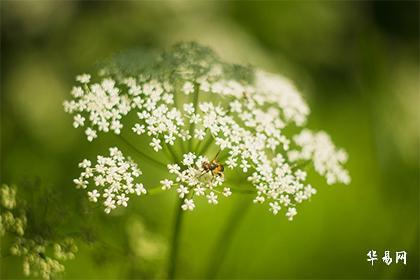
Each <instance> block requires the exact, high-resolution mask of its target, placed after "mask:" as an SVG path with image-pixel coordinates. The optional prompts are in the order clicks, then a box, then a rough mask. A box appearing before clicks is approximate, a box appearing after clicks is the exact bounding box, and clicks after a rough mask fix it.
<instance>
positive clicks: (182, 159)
mask: <svg viewBox="0 0 420 280" xmlns="http://www.w3.org/2000/svg"><path fill="white" fill-rule="evenodd" d="M126 61H129V62H130V63H126ZM76 80H77V85H76V86H75V87H74V88H73V90H72V99H71V100H67V101H65V102H64V108H65V111H66V112H68V113H70V114H73V116H74V122H73V125H74V127H76V128H77V127H82V128H83V129H84V132H85V134H86V137H87V139H88V140H89V141H94V139H95V138H97V137H98V136H100V134H102V133H114V134H117V135H120V134H126V135H127V134H129V133H132V134H134V135H139V136H140V135H143V136H146V138H147V139H148V140H147V141H148V142H147V144H146V145H143V143H144V140H142V141H139V143H132V145H134V146H136V148H137V150H140V151H141V152H143V153H144V154H151V153H153V152H155V153H159V154H163V155H164V156H166V157H167V158H168V161H167V162H166V163H167V178H166V179H165V180H162V181H161V182H160V183H161V185H162V188H163V189H165V190H170V189H175V190H176V192H177V194H178V195H179V197H180V198H181V199H183V204H182V209H183V210H193V209H194V208H195V205H196V203H195V202H196V200H197V199H198V198H199V197H204V198H205V200H207V201H208V202H209V203H211V204H217V203H218V200H219V198H220V197H222V196H223V197H228V196H230V195H231V194H232V192H233V193H235V192H236V191H237V192H241V191H249V192H255V199H254V202H255V203H266V204H267V205H268V208H269V210H270V211H271V212H272V213H273V214H277V213H279V212H281V211H283V212H284V213H285V215H286V216H287V217H288V219H290V220H292V219H293V217H294V216H295V215H296V213H297V212H296V206H297V204H299V203H301V202H303V201H304V200H308V199H309V198H310V197H311V196H312V195H313V194H315V193H316V190H315V189H314V188H313V187H312V186H311V185H310V184H308V183H307V181H306V180H307V178H306V177H307V173H306V171H305V168H307V167H309V166H311V165H312V166H313V167H314V170H315V171H316V172H317V173H319V174H320V175H321V176H324V177H325V178H326V180H327V183H328V184H333V183H344V184H348V183H349V182H350V177H349V174H348V172H347V171H346V170H345V169H344V168H343V166H342V165H343V164H344V163H345V162H346V161H347V154H346V153H345V151H344V150H342V149H338V148H336V147H335V146H334V144H333V143H332V141H331V139H330V137H329V136H328V134H326V133H325V132H313V131H310V130H309V129H307V128H305V123H306V120H307V117H308V115H309V112H310V110H309V107H308V105H307V104H306V103H305V101H304V99H303V98H302V95H301V94H300V93H299V92H298V90H297V89H296V87H295V86H294V85H293V84H292V83H291V82H290V81H289V80H288V79H287V78H285V77H283V76H281V75H276V74H271V73H267V72H265V71H263V70H260V69H255V68H252V67H245V66H240V65H235V64H230V63H226V62H223V61H222V60H221V59H220V58H219V57H218V56H217V55H215V54H214V53H213V52H212V51H211V50H210V49H209V48H206V47H203V46H200V45H198V44H195V43H183V44H178V45H175V46H174V47H172V48H171V49H170V50H169V51H167V52H164V53H162V54H160V55H154V56H153V55H152V56H147V57H135V56H128V58H127V57H123V58H120V59H116V60H114V61H113V62H112V63H110V64H109V65H108V66H106V67H104V68H103V69H101V70H100V71H99V73H98V75H96V76H95V77H92V76H91V75H89V74H83V75H80V76H77V78H76ZM133 120H134V121H133ZM290 128H292V129H290ZM291 131H298V132H297V134H293V133H292V132H291ZM299 131H300V132H299ZM123 139H124V138H123ZM138 139H140V138H138ZM142 139H144V137H142ZM113 145H115V143H113ZM115 149H116V148H115ZM118 153H119V157H120V163H119V164H120V165H121V164H124V165H125V166H126V167H127V168H128V167H129V166H133V165H132V163H123V160H121V159H122V158H123V156H122V154H120V152H118ZM216 154H217V156H216ZM98 159H99V158H98ZM149 159H150V158H149ZM111 161H112V160H111ZM109 163H111V162H109ZM85 165H86V167H87V168H90V167H89V166H88V165H90V163H89V164H88V162H86V164H85ZM111 165H112V166H113V167H112V168H108V167H107V168H105V169H102V168H99V171H98V170H97V167H96V172H95V169H90V171H91V172H90V171H85V172H84V173H82V175H81V177H80V178H79V179H78V180H76V184H77V185H78V186H79V187H83V188H85V187H86V186H87V180H85V179H86V178H92V179H93V180H94V182H95V186H96V188H97V189H95V190H93V191H92V192H90V193H89V197H90V198H91V200H93V201H95V200H96V198H99V196H102V197H104V198H105V199H106V201H108V202H110V203H108V204H106V205H105V207H106V208H105V210H106V212H109V211H110V209H113V208H114V207H115V203H112V202H111V201H113V200H114V198H113V199H112V200H109V194H108V193H109V192H110V190H111V192H112V193H115V194H116V193H121V190H123V192H122V194H124V193H125V194H129V193H131V192H132V191H133V185H135V184H137V182H136V183H135V182H134V181H135V180H134V179H136V178H134V177H137V176H131V175H130V172H132V170H131V171H129V170H127V171H126V172H127V173H126V174H122V173H121V172H119V173H118V172H117V171H115V169H118V167H115V165H117V166H118V164H115V163H112V164H111ZM119 170H120V171H121V170H122V169H119ZM134 170H136V168H134ZM115 172H117V173H118V174H119V175H118V176H117V177H118V178H119V179H121V178H124V177H125V179H129V180H128V181H125V182H123V183H122V181H121V180H117V182H115V179H110V180H107V179H105V178H115ZM124 172H125V171H124ZM86 174H88V176H87V175H86ZM131 174H132V173H131ZM122 180H124V179H122ZM124 184H125V185H124ZM226 184H227V185H226ZM93 192H94V193H93ZM124 197H125V196H124ZM127 200H128V199H127ZM126 202H127V201H125V202H121V203H118V200H117V203H116V204H117V205H119V204H121V205H123V206H125V205H126Z"/></svg>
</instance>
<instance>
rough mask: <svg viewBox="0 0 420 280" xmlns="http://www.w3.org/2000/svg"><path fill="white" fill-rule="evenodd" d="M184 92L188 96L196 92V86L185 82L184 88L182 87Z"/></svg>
mask: <svg viewBox="0 0 420 280" xmlns="http://www.w3.org/2000/svg"><path fill="white" fill-rule="evenodd" d="M182 91H183V92H184V93H185V94H186V95H188V94H190V93H192V92H194V84H193V83H191V82H185V83H184V85H183V87H182Z"/></svg>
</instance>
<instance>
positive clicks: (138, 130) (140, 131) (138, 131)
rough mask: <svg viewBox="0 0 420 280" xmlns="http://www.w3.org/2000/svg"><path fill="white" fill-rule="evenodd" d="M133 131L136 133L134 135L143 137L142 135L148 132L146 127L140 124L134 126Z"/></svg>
mask: <svg viewBox="0 0 420 280" xmlns="http://www.w3.org/2000/svg"><path fill="white" fill-rule="evenodd" d="M132 129H133V131H134V133H136V134H137V135H141V134H143V133H145V132H146V129H145V127H144V125H142V124H138V123H136V124H135V125H134V126H133V128H132Z"/></svg>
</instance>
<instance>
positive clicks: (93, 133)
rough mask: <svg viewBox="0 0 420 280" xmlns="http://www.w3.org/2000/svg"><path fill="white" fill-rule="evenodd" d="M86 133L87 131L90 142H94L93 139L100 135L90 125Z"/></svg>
mask: <svg viewBox="0 0 420 280" xmlns="http://www.w3.org/2000/svg"><path fill="white" fill-rule="evenodd" d="M85 133H86V136H87V140H88V141H89V142H92V140H93V139H95V138H96V137H98V136H97V134H96V131H95V130H93V129H92V128H90V127H88V128H87V129H86V130H85Z"/></svg>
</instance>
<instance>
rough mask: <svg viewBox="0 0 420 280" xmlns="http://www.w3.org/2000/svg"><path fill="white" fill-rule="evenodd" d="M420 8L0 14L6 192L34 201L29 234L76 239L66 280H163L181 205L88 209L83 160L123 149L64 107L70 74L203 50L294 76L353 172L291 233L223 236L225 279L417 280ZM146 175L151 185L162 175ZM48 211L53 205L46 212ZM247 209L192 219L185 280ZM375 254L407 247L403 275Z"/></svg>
mask: <svg viewBox="0 0 420 280" xmlns="http://www.w3.org/2000/svg"><path fill="white" fill-rule="evenodd" d="M418 10H419V3H418V2H414V1H413V2H365V1H353V2H334V1H319V2H317V1H309V2H305V1H304V2H302V1H290V2H288V1H268V2H262V1H258V2H248V1H246V2H240V1H232V2H219V1H212V2H202V1H197V2H192V1H168V2H159V3H157V2H153V1H144V2H142V1H128V2H108V1H106V2H91V1H80V2H78V1H65V2H55V1H16V2H12V1H7V2H2V3H1V36H2V40H1V70H2V71H1V145H2V151H1V161H2V162H1V163H2V164H1V180H2V183H9V184H11V183H13V184H17V185H18V187H19V193H20V194H21V195H22V196H24V197H25V199H26V201H28V205H29V206H30V207H31V209H32V210H31V212H30V214H31V216H33V217H34V218H35V219H29V217H28V222H29V221H30V220H32V221H36V222H34V225H33V227H32V226H31V227H29V225H28V228H30V229H31V230H30V232H29V233H31V234H37V233H42V234H51V236H56V235H57V234H58V235H59V236H62V235H65V236H67V235H69V234H72V236H73V237H74V238H75V240H77V246H78V247H79V251H78V253H77V255H76V257H75V259H73V260H71V261H68V262H66V263H65V266H66V272H65V274H64V276H65V277H66V278H101V277H106V278H117V277H119V278H126V277H133V278H141V277H143V278H150V277H160V276H162V275H164V274H163V271H164V266H165V265H166V263H165V262H166V246H167V238H168V237H169V234H170V230H171V226H172V218H173V216H172V215H173V209H174V205H173V203H174V201H175V200H174V196H172V195H171V194H162V195H156V196H151V197H150V198H149V199H147V200H139V201H138V202H136V203H132V204H131V205H130V206H129V207H128V208H127V209H124V210H123V211H116V212H115V213H114V214H113V215H111V216H107V215H105V214H103V211H102V210H101V209H94V208H92V206H91V205H90V204H89V203H88V202H86V199H85V198H82V197H81V194H80V192H78V191H77V190H76V189H75V188H74V186H73V184H72V179H73V178H74V177H75V176H77V173H78V170H77V165H76V163H78V162H79V161H80V160H81V159H82V158H81V157H82V155H83V157H93V156H95V155H96V154H101V152H103V151H105V149H106V148H107V146H109V141H114V140H115V139H113V138H112V137H108V138H107V137H104V138H101V139H98V141H97V142H96V144H95V145H89V144H88V143H87V141H86V140H85V137H84V135H82V132H81V131H77V130H75V129H72V127H71V123H72V120H71V117H70V116H68V115H66V114H65V113H64V111H63V110H62V101H63V100H64V99H66V98H67V97H68V95H69V91H70V89H71V86H72V84H73V79H74V76H75V75H76V74H79V73H81V72H85V71H87V72H91V71H90V70H92V68H93V66H94V65H95V64H100V63H102V62H103V61H106V59H108V58H109V57H111V56H113V55H114V54H118V53H121V52H122V51H126V50H137V49H139V48H141V49H154V48H159V49H162V48H166V47H168V46H170V45H172V44H173V43H175V42H178V41H180V40H186V41H197V42H199V43H202V44H205V45H209V46H210V47H212V48H214V49H215V50H216V52H217V53H218V54H219V55H220V56H221V57H222V58H223V59H224V60H227V61H231V62H233V63H241V64H252V65H258V66H259V67H262V68H265V69H267V70H269V71H273V72H280V73H283V74H285V75H286V76H289V77H291V78H292V80H294V81H295V82H296V84H297V86H298V87H299V88H300V89H301V90H302V91H303V92H304V93H305V95H306V98H307V100H308V101H309V104H310V105H311V106H310V107H311V108H312V119H311V122H310V123H309V126H310V127H311V128H314V129H317V128H323V129H325V130H326V131H328V132H329V133H330V134H331V135H333V139H334V142H336V143H337V145H339V146H342V147H345V148H346V150H347V151H348V153H349V155H350V160H349V166H348V168H349V170H350V172H351V175H352V184H351V185H350V186H349V187H346V188H343V187H340V188H334V187H332V188H331V187H327V186H325V187H324V185H323V184H324V183H323V182H322V180H319V181H318V182H315V183H316V184H317V185H319V186H320V187H319V188H318V190H319V192H318V194H317V197H316V199H313V200H312V201H311V202H310V203H307V204H306V205H304V206H303V207H302V208H307V209H302V214H301V215H299V217H298V218H297V219H296V220H295V221H293V222H292V223H289V222H287V221H284V220H279V219H278V218H277V217H270V216H268V215H266V213H265V210H264V209H261V208H259V207H251V208H249V209H248V210H247V211H248V212H247V214H246V215H245V217H244V219H243V220H242V221H241V222H240V223H238V224H237V225H236V227H237V230H236V235H235V236H234V237H233V238H232V239H229V238H228V237H227V236H226V239H225V240H226V242H228V241H229V240H231V241H232V244H231V245H232V246H231V248H230V250H229V252H228V255H227V257H226V259H225V260H224V262H223V264H222V266H221V270H220V271H219V272H218V275H217V276H219V277H224V278H308V277H315V278H334V277H339V278H419V267H418V263H419V214H418V213H419V190H418V186H419V178H418V160H419V159H418V155H419V151H418V147H419V146H418V141H419V131H418V128H419V110H418V107H419V80H418V78H419V52H418V49H419V45H418V41H419V38H418V37H419V26H418V21H419V14H418ZM133 53H134V52H133ZM137 66H138V65H133V67H137ZM142 170H143V172H144V174H145V175H144V176H145V178H146V180H147V178H152V177H153V176H155V175H154V172H155V171H156V169H154V168H153V166H150V167H147V166H146V167H145V168H142ZM36 180H39V181H40V182H41V183H40V184H33V183H28V182H34V181H36ZM315 183H314V184H315ZM145 184H147V182H145ZM30 186H32V187H30ZM33 186H37V187H33ZM41 186H42V187H41ZM37 196H39V199H41V200H39V199H38V198H36V197H37ZM45 199H47V200H48V199H52V200H55V201H56V203H54V205H58V206H55V207H54V208H53V209H47V210H45V209H44V208H45V205H48V204H49V203H48V202H46V201H44V200H45ZM249 199H251V198H250V197H247V196H244V197H240V198H237V199H233V200H231V201H230V202H227V203H224V204H223V205H222V204H221V205H218V206H217V207H216V208H215V207H209V206H206V205H203V207H200V210H197V211H195V212H193V213H191V214H188V215H187V216H186V218H185V220H184V222H185V223H184V228H183V231H182V236H181V238H182V240H181V251H180V256H179V257H180V258H179V261H178V269H177V271H178V276H179V277H183V278H191V277H193V278H200V277H203V275H204V273H205V271H207V269H208V268H207V266H206V265H207V263H208V258H209V255H210V253H211V250H212V248H214V246H215V242H219V243H220V242H223V240H219V239H217V238H218V233H219V231H220V229H221V228H222V226H223V224H224V221H226V220H227V219H228V216H229V213H230V212H231V211H232V209H233V208H234V207H237V205H238V204H240V203H242V202H247V201H248V200H249ZM36 201H38V202H36ZM39 201H42V202H39ZM133 202H134V201H133ZM26 213H28V212H27V211H26ZM45 213H46V214H45ZM45 215H46V216H45ZM52 221H58V222H52ZM29 233H28V234H29ZM136 238H138V239H136ZM142 238H144V239H142ZM216 240H217V241H216ZM6 241H7V240H6ZM6 241H5V242H6ZM3 242H4V241H3V239H2V248H3ZM140 248H144V249H143V250H142V249H140ZM372 249H373V250H376V251H378V253H379V256H380V257H382V255H383V252H384V251H385V250H390V251H391V252H395V251H400V250H405V251H407V253H408V260H407V265H406V266H404V265H402V264H395V263H393V264H392V265H390V266H386V265H385V264H383V263H382V262H381V261H379V262H378V263H377V264H375V266H374V267H372V266H370V264H369V263H368V262H367V261H366V258H367V256H366V253H367V252H368V251H369V250H372ZM156 252H159V254H157V253H156ZM22 275H23V274H22V262H21V260H20V259H18V258H17V257H12V256H9V257H4V258H2V259H1V277H2V278H22Z"/></svg>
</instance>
